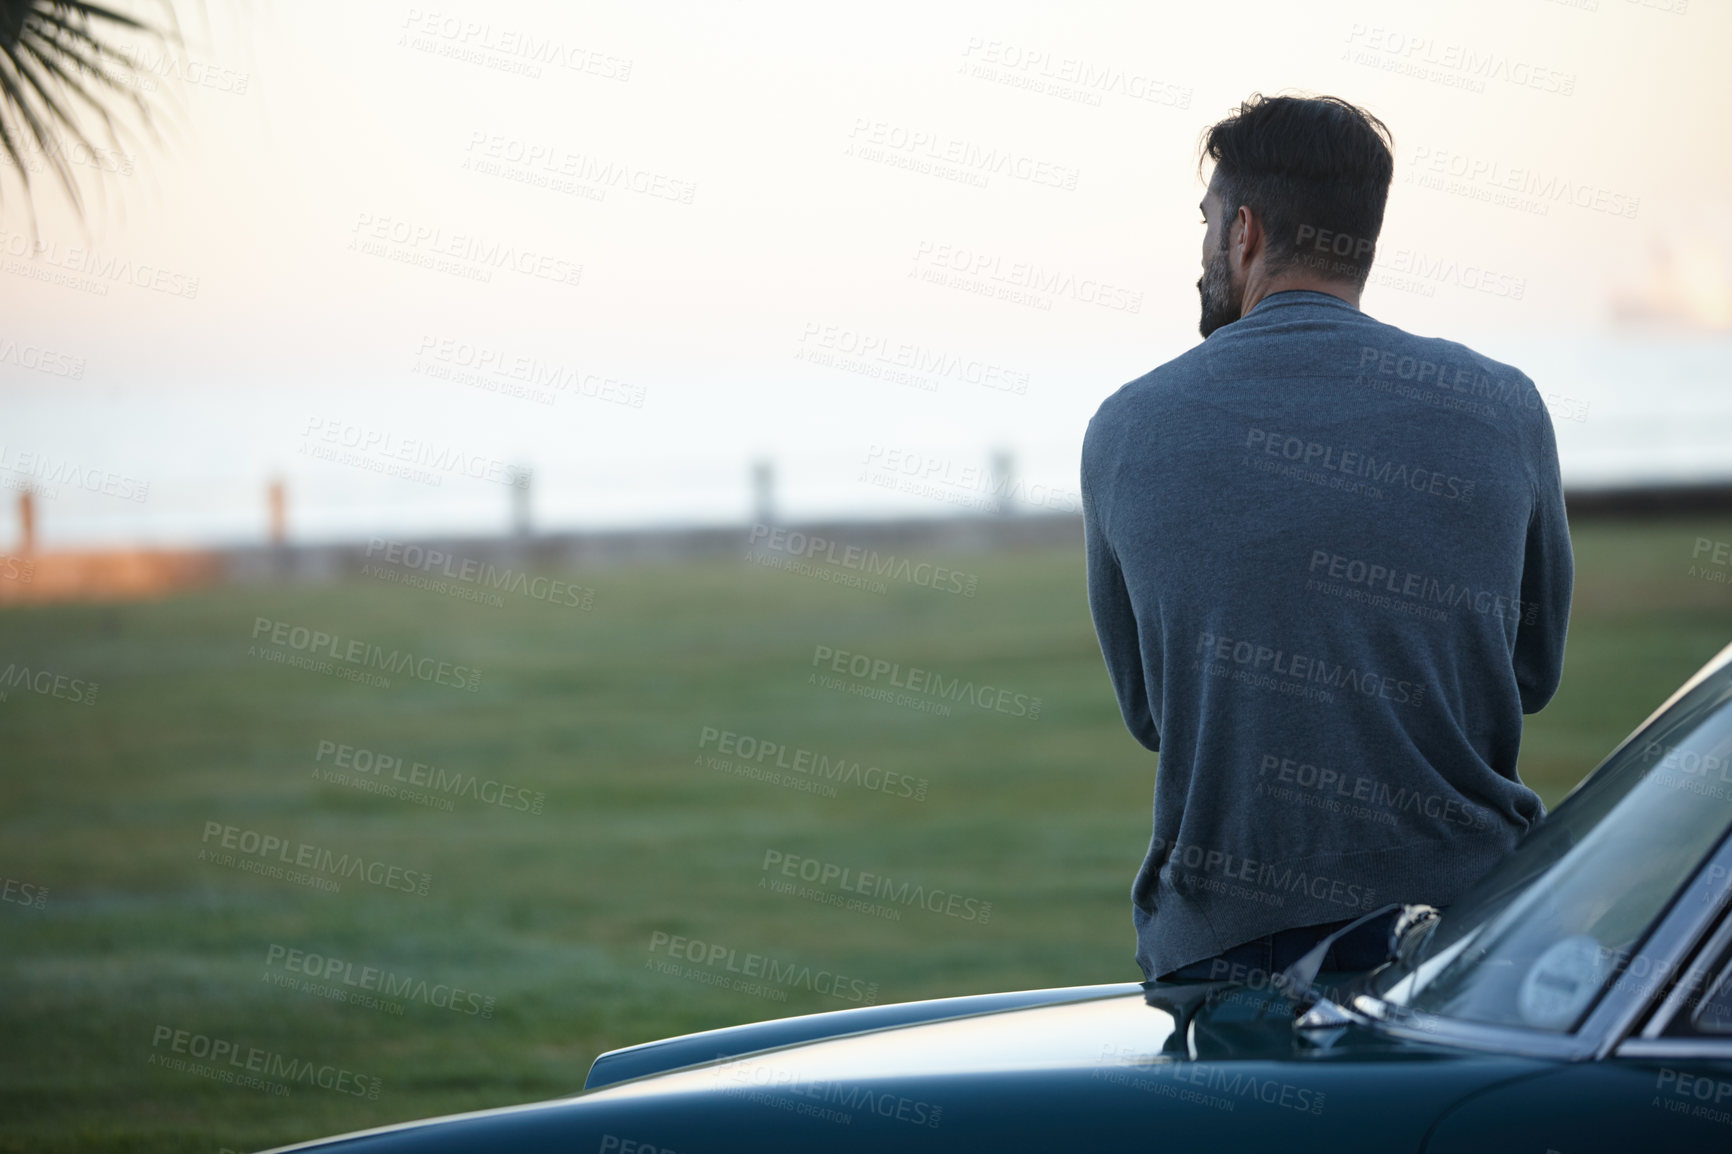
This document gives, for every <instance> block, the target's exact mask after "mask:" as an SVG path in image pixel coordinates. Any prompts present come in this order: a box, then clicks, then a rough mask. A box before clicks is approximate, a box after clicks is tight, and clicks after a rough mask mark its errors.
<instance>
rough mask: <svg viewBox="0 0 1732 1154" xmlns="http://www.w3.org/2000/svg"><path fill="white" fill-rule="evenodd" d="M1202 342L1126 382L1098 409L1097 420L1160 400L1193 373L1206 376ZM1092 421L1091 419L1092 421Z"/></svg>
mask: <svg viewBox="0 0 1732 1154" xmlns="http://www.w3.org/2000/svg"><path fill="white" fill-rule="evenodd" d="M1202 349H1203V345H1202V344H1197V345H1193V346H1192V347H1190V348H1189V349H1186V350H1185V351H1184V352H1182V353H1180V354H1179V355H1178V356H1176V357H1174V358H1172V359H1171V360H1168V361H1163V362H1162V363H1160V364H1158V365H1156V366H1155V367H1154V368H1152V369H1150V370H1149V371H1148V372H1146V373H1144V374H1143V375H1142V376H1140V377H1137V378H1135V379H1133V380H1129V381H1126V382H1125V383H1124V384H1122V385H1120V386H1119V387H1118V389H1117V390H1116V391H1114V392H1113V393H1112V394H1111V395H1109V396H1108V397H1107V398H1106V399H1105V400H1104V401H1102V402H1101V403H1100V406H1099V407H1098V408H1096V409H1095V421H1100V420H1101V419H1102V418H1103V417H1104V418H1107V419H1109V420H1110V419H1112V418H1114V417H1122V416H1124V415H1126V414H1127V413H1129V412H1131V411H1133V410H1135V409H1138V408H1140V407H1145V406H1147V405H1149V404H1151V403H1158V402H1159V401H1160V400H1161V399H1162V398H1163V397H1166V396H1169V395H1170V394H1171V390H1172V386H1173V385H1174V384H1176V383H1178V382H1179V381H1181V380H1185V379H1187V378H1190V377H1192V376H1207V374H1208V369H1207V367H1206V366H1205V364H1204V362H1203V354H1202ZM1091 423H1092V422H1091Z"/></svg>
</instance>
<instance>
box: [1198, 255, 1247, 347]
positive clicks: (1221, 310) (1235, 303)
mask: <svg viewBox="0 0 1732 1154" xmlns="http://www.w3.org/2000/svg"><path fill="white" fill-rule="evenodd" d="M1197 295H1198V297H1200V298H1201V299H1202V304H1203V318H1202V320H1200V321H1198V322H1197V331H1198V332H1200V333H1202V334H1203V336H1204V337H1205V338H1207V337H1208V335H1209V334H1210V333H1212V332H1214V331H1215V330H1216V329H1218V328H1220V327H1221V326H1222V325H1230V324H1232V323H1233V322H1234V321H1236V320H1238V319H1239V314H1240V313H1241V312H1242V311H1243V310H1244V304H1245V293H1244V290H1243V289H1241V290H1239V291H1237V292H1235V291H1234V290H1233V275H1232V273H1230V272H1228V271H1227V246H1226V245H1222V246H1221V247H1220V248H1218V249H1216V250H1215V255H1214V256H1212V257H1210V258H1209V263H1208V264H1207V265H1205V266H1204V268H1203V275H1202V276H1200V277H1198V278H1197Z"/></svg>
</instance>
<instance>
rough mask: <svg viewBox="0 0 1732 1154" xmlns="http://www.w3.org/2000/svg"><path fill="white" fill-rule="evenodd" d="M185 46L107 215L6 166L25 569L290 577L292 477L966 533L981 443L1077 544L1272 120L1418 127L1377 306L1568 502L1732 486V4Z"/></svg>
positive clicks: (330, 14)
mask: <svg viewBox="0 0 1732 1154" xmlns="http://www.w3.org/2000/svg"><path fill="white" fill-rule="evenodd" d="M134 10H137V9H134ZM146 11H148V9H147V10H146ZM175 11H176V13H177V15H178V16H179V19H180V22H181V27H182V31H183V34H184V37H185V43H184V45H183V46H177V47H171V48H169V49H167V50H164V49H163V48H161V47H160V46H157V45H154V44H151V43H148V42H141V43H139V44H137V45H135V54H134V59H135V60H136V61H137V65H138V70H137V75H136V76H135V77H134V78H132V80H131V81H130V83H131V84H132V85H133V90H134V91H137V92H138V93H139V94H140V95H141V96H142V97H143V98H144V99H145V100H146V101H147V102H149V104H150V105H151V107H152V108H153V109H154V110H155V114H154V117H153V119H154V122H155V124H156V126H157V128H156V132H155V133H154V134H153V133H150V132H137V131H134V132H132V133H131V134H128V135H124V136H123V137H122V145H121V147H120V148H119V149H118V150H116V149H113V148H112V147H111V146H108V145H106V144H104V147H102V148H101V149H99V150H98V151H97V152H96V153H95V154H93V155H87V154H84V153H82V152H79V153H77V155H76V159H78V160H79V161H80V163H79V164H78V165H76V169H77V171H78V172H79V173H80V179H81V182H82V183H81V188H82V189H83V190H84V192H85V195H86V197H87V200H88V205H87V210H86V212H85V214H84V217H83V218H82V219H80V218H79V217H78V216H76V215H75V214H74V213H73V212H72V211H71V210H70V209H69V207H68V206H67V203H66V198H65V197H64V196H63V195H62V194H60V192H59V190H58V189H57V188H56V187H55V186H54V185H53V183H52V181H51V180H50V179H49V178H48V176H47V174H46V171H45V170H42V169H41V168H40V161H39V158H38V162H37V168H38V171H36V172H35V173H34V174H33V177H32V181H33V192H32V197H31V204H32V205H33V207H34V210H35V216H36V226H37V229H38V230H39V235H38V236H37V237H36V238H35V239H34V240H33V239H32V234H31V217H30V213H29V211H28V210H27V209H26V206H25V201H24V199H23V197H22V196H21V195H20V186H19V184H18V180H17V176H18V173H17V171H16V169H0V310H3V311H0V316H3V317H4V320H3V321H0V548H4V547H5V546H4V544H3V543H4V542H7V541H10V540H14V539H15V538H16V535H17V532H18V520H17V513H16V509H15V501H16V496H17V493H18V491H19V489H20V488H22V487H23V486H25V485H26V484H29V485H33V486H34V487H35V488H36V489H37V491H38V493H39V508H40V514H39V522H40V539H41V543H42V544H43V545H44V546H45V547H56V546H60V547H73V546H86V545H93V544H123V543H140V542H143V543H158V544H169V543H192V542H219V541H235V542H246V541H257V540H261V539H262V538H263V535H264V532H265V523H266V522H265V496H264V495H265V491H266V487H267V485H268V484H269V482H270V481H271V479H273V478H281V479H283V481H284V483H285V485H286V488H287V492H288V509H289V525H290V530H291V534H292V535H294V536H295V537H297V538H299V539H307V540H315V539H355V538H364V537H366V536H368V535H372V534H394V535H410V534H424V533H438V532H491V531H496V530H499V529H502V528H504V527H505V526H506V524H507V523H508V518H509V511H510V508H511V502H512V500H513V498H514V492H513V490H514V486H515V485H517V484H519V483H521V478H523V477H525V476H527V483H528V497H527V500H528V502H529V507H530V509H531V512H532V518H533V522H534V524H535V525H537V526H538V527H540V528H543V529H561V528H589V527H602V526H616V525H637V524H696V523H709V524H721V523H737V522H743V521H745V520H747V519H749V518H750V517H752V516H753V496H752V488H751V484H750V479H749V478H750V470H751V466H752V463H753V462H755V461H760V460H762V461H768V462H770V463H771V465H772V467H773V469H774V477H775V488H774V494H775V496H774V512H775V515H776V517H777V518H778V519H781V520H787V521H795V520H800V519H804V518H811V517H820V516H896V515H912V516H928V515H944V514H947V513H955V512H959V511H966V510H969V509H971V508H978V507H981V506H982V504H983V502H984V501H985V498H984V496H983V493H982V492H981V486H982V483H983V478H984V477H985V476H986V473H985V469H984V465H985V463H986V462H987V460H988V459H989V456H990V455H991V454H993V453H994V452H1003V453H1007V454H1009V456H1010V458H1011V460H1013V462H1014V468H1015V470H1016V474H1017V476H1018V477H1019V478H1020V479H1021V482H1022V486H1023V487H1022V489H1021V490H1019V491H1020V492H1022V494H1023V505H1024V506H1025V507H1029V508H1047V509H1062V508H1074V505H1075V491H1076V469H1077V455H1078V450H1079V447H1080V443H1081V438H1082V432H1083V429H1084V427H1085V426H1086V424H1087V421H1088V419H1089V417H1090V416H1091V415H1092V413H1093V412H1094V409H1095V408H1096V406H1098V405H1099V403H1100V402H1101V400H1102V399H1104V398H1105V397H1106V396H1107V395H1109V394H1110V393H1112V392H1113V391H1114V390H1116V389H1117V388H1118V387H1119V386H1121V385H1122V384H1124V383H1125V382H1126V381H1129V380H1131V379H1133V378H1135V377H1137V376H1140V375H1142V374H1143V373H1145V372H1147V371H1148V370H1149V369H1151V368H1153V367H1154V366H1156V365H1158V364H1159V363H1161V362H1162V361H1164V360H1167V359H1169V358H1170V357H1172V356H1174V355H1177V354H1178V353H1180V352H1182V351H1183V350H1184V349H1186V348H1188V347H1190V346H1191V345H1192V344H1194V343H1195V342H1196V341H1197V340H1198V339H1199V338H1198V336H1197V333H1196V324H1197V298H1196V288H1195V284H1196V279H1197V276H1198V273H1199V271H1200V270H1199V265H1198V260H1199V250H1200V242H1201V237H1202V231H1203V225H1202V223H1201V221H1200V218H1199V214H1198V213H1197V211H1196V204H1197V200H1198V199H1199V197H1200V195H1201V191H1202V182H1201V181H1200V180H1199V177H1198V172H1197V163H1196V162H1197V144H1198V138H1199V135H1200V134H1201V132H1202V131H1203V130H1204V129H1205V128H1206V127H1207V126H1208V125H1209V124H1210V123H1212V122H1213V121H1215V120H1217V119H1219V118H1221V117H1222V116H1225V115H1227V114H1228V113H1229V112H1230V111H1231V110H1232V109H1233V108H1234V107H1235V106H1236V105H1237V103H1238V102H1239V101H1241V100H1243V99H1244V98H1245V97H1247V96H1248V95H1250V94H1251V93H1252V92H1256V91H1261V92H1264V93H1270V94H1273V93H1278V92H1303V93H1329V94H1333V95H1338V96H1341V97H1344V98H1346V99H1349V100H1352V101H1354V102H1355V103H1358V104H1361V105H1363V106H1365V107H1367V108H1368V109H1369V110H1371V111H1372V112H1374V113H1375V114H1377V115H1378V116H1380V117H1381V118H1382V119H1383V120H1384V121H1385V122H1386V123H1387V124H1388V125H1389V126H1390V128H1391V130H1392V132H1393V135H1394V139H1395V156H1396V178H1395V182H1394V184H1393V185H1392V188H1391V193H1390V201H1389V207H1388V211H1387V213H1386V217H1385V224H1384V230H1383V234H1382V237H1381V238H1380V241H1379V250H1378V268H1377V270H1376V272H1375V273H1374V275H1373V278H1372V283H1371V285H1370V286H1369V287H1368V289H1367V291H1366V293H1365V296H1364V299H1363V302H1362V305H1363V307H1364V308H1365V310H1366V311H1367V312H1369V313H1371V314H1372V315H1374V316H1377V317H1379V318H1380V319H1382V320H1385V321H1389V322H1391V323H1394V324H1398V325H1400V326H1402V327H1404V328H1407V329H1409V330H1411V331H1415V332H1419V333H1424V334H1427V335H1440V336H1449V337H1451V338H1454V339H1457V340H1462V341H1465V342H1467V343H1469V344H1471V345H1473V346H1474V347H1476V348H1478V349H1480V351H1482V352H1485V353H1486V354H1488V355H1491V356H1494V357H1497V358H1498V359H1501V360H1506V361H1509V362H1511V363H1514V364H1517V365H1518V366H1520V367H1522V368H1523V369H1524V370H1525V371H1527V372H1528V373H1529V375H1530V376H1532V377H1533V378H1534V379H1535V381H1536V383H1537V384H1538V385H1539V387H1540V389H1541V392H1542V394H1544V395H1546V397H1547V400H1548V404H1549V405H1550V406H1551V407H1552V412H1553V418H1554V423H1555V425H1556V427H1557V429H1558V439H1559V448H1560V459H1561V461H1562V467H1563V470H1564V474H1565V479H1566V483H1569V484H1572V485H1582V484H1595V483H1601V484H1603V483H1611V482H1617V481H1625V482H1627V481H1640V480H1657V479H1670V480H1678V479H1706V478H1710V477H1725V476H1727V475H1728V474H1729V473H1732V461H1728V459H1727V455H1726V452H1725V450H1724V446H1725V445H1726V444H1729V443H1732V402H1729V401H1728V400H1726V399H1725V397H1724V393H1725V387H1724V384H1723V382H1724V381H1726V379H1727V370H1728V369H1732V221H1729V219H1728V214H1727V212H1726V208H1727V204H1728V198H1729V194H1732V145H1729V143H1728V141H1729V140H1732V133H1729V132H1728V131H1727V127H1728V125H1729V124H1732V85H1728V84H1727V83H1726V82H1725V79H1724V71H1723V62H1724V60H1725V58H1726V56H1727V52H1728V49H1732V6H1728V5H1723V4H1714V5H1710V4H1709V3H1707V2H1705V0H1598V2H1597V3H1593V2H1590V0H1577V2H1576V3H1561V2H1558V0H1498V2H1484V3H1482V2H1479V0H1465V2H1452V3H1449V4H1447V5H1446V4H1443V3H1438V2H1435V0H1432V2H1426V0H1405V2H1402V0H1397V2H1389V0H1381V2H1375V3H1373V2H1370V0H1365V2H1360V3H1329V2H1325V3H1308V4H1295V3H1275V2H1260V0H1259V2H1244V3H1240V4H1237V5H1235V6H1233V8H1232V9H1231V10H1230V11H1226V12H1222V11H1213V10H1209V9H1207V8H1205V7H1203V6H1199V5H1178V4H1168V3H1147V2H1143V3H1104V2H1102V3H1089V4H1083V5H1078V4H1060V3H1043V4H1035V3H1020V4H1019V3H992V4H987V3H973V2H965V3H947V4H943V5H935V4H931V3H924V4H912V3H907V4H904V3H882V4H876V5H872V6H870V7H869V8H867V7H862V8H859V9H856V10H853V11H849V12H841V11H837V10H834V9H832V7H831V6H820V5H809V4H793V3H786V4H784V3H760V2H748V0H720V2H712V3H704V4H697V3H689V4H669V5H649V6H646V5H632V4H625V3H615V4H582V5H565V4H551V3H543V4H533V3H486V4H482V3H479V2H471V3H468V4H466V5H449V4H441V5H439V6H438V7H436V8H435V7H421V6H411V5H402V4H394V3H367V2H358V0H349V2H345V3H343V4H340V5H339V4H336V3H318V2H312V3H304V4H297V5H293V6H287V5H274V4H266V5H243V4H240V3H236V2H233V0H203V6H202V7H199V6H193V5H187V4H184V3H183V4H180V5H177V6H176V9H175ZM123 119H124V118H123ZM86 122H87V123H88V120H87V121H86ZM127 123H131V124H133V125H134V127H135V128H136V118H132V119H131V120H129V121H127ZM27 163H28V162H27Z"/></svg>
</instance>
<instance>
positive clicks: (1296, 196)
mask: <svg viewBox="0 0 1732 1154" xmlns="http://www.w3.org/2000/svg"><path fill="white" fill-rule="evenodd" d="M1393 143H1394V137H1392V136H1391V135H1390V132H1389V128H1388V127H1387V126H1386V125H1385V124H1384V123H1383V121H1381V120H1379V119H1377V117H1375V116H1373V115H1371V113H1369V112H1367V111H1365V110H1364V109H1363V108H1360V107H1358V106H1357V105H1353V104H1349V103H1347V101H1345V100H1341V99H1339V98H1337V97H1334V96H1317V97H1298V96H1267V97H1266V96H1263V95H1262V94H1261V93H1253V94H1252V96H1251V98H1250V99H1249V100H1247V101H1245V102H1244V103H1243V104H1241V105H1239V110H1238V111H1237V112H1235V113H1234V114H1233V115H1231V116H1229V117H1227V118H1226V119H1225V120H1223V121H1221V122H1220V123H1218V124H1216V125H1214V126H1212V127H1210V128H1209V129H1208V130H1207V131H1206V132H1205V133H1204V134H1203V141H1202V155H1201V156H1200V157H1198V160H1197V170H1198V173H1199V175H1200V174H1201V172H1202V166H1203V161H1204V160H1205V159H1210V160H1213V161H1214V162H1215V177H1216V191H1217V192H1218V193H1219V194H1220V197H1221V205H1222V211H1223V214H1224V218H1225V219H1224V222H1223V227H1222V245H1223V247H1225V245H1226V233H1227V229H1228V228H1230V227H1231V224H1232V217H1233V215H1234V214H1235V213H1237V212H1238V211H1239V206H1240V205H1244V206H1245V207H1246V208H1249V209H1250V210H1251V211H1252V212H1253V213H1255V214H1256V216H1257V219H1258V220H1260V221H1262V223H1263V229H1264V231H1265V233H1267V235H1268V251H1267V256H1266V257H1265V259H1266V260H1267V262H1268V267H1269V271H1271V272H1280V271H1283V270H1286V269H1290V268H1295V267H1307V268H1311V269H1314V270H1316V271H1317V272H1318V273H1319V274H1320V275H1323V276H1326V277H1330V278H1331V279H1335V280H1350V281H1352V282H1353V283H1354V284H1355V285H1356V286H1357V287H1359V288H1361V289H1363V288H1364V287H1365V279H1366V277H1368V276H1370V275H1371V261H1372V258H1373V257H1374V256H1375V255H1376V246H1377V234H1378V232H1379V231H1380V230H1381V229H1382V227H1383V208H1384V205H1385V204H1386V203H1387V202H1388V200H1389V181H1390V179H1391V177H1393V176H1394V175H1395V157H1394V156H1393V154H1392V153H1391V152H1390V146H1391V144H1393ZM1343 238H1346V239H1343Z"/></svg>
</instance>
